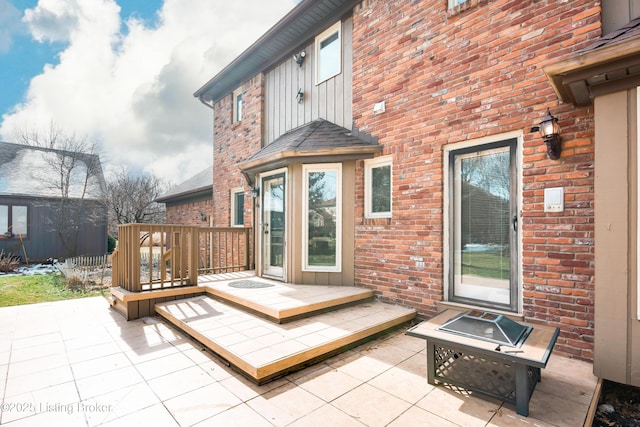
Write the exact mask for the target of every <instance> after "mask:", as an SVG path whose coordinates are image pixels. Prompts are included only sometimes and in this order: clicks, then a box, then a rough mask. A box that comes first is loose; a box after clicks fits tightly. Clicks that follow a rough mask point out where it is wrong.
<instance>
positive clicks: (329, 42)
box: [316, 21, 342, 84]
mask: <svg viewBox="0 0 640 427" xmlns="http://www.w3.org/2000/svg"><path fill="white" fill-rule="evenodd" d="M341 35H342V23H341V22H340V21H338V22H336V23H335V24H334V25H332V26H331V27H330V28H329V29H328V30H326V31H325V32H323V33H322V34H320V35H319V36H318V37H316V58H317V60H316V84H318V83H322V82H323V81H325V80H327V79H329V78H331V77H333V76H335V75H337V74H340V71H341V66H342V61H341V57H342V41H341V38H342V36H341Z"/></svg>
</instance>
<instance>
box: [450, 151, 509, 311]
mask: <svg viewBox="0 0 640 427" xmlns="http://www.w3.org/2000/svg"><path fill="white" fill-rule="evenodd" d="M451 160H452V165H451V166H452V167H451V172H452V174H453V177H452V178H453V179H452V182H453V189H452V191H453V193H452V195H453V197H452V200H453V212H452V213H453V218H452V220H453V221H452V224H453V228H452V240H453V241H452V243H453V245H452V266H453V275H452V281H453V283H452V285H453V286H451V287H450V292H451V291H452V294H451V295H450V298H451V299H452V300H454V301H460V302H467V303H472V304H477V305H485V306H489V307H496V308H504V309H511V310H515V309H517V295H518V284H517V277H518V276H517V251H516V248H517V229H518V224H517V207H516V203H515V202H516V197H515V194H516V192H515V191H516V184H515V141H513V140H508V141H504V142H503V143H498V144H493V145H492V146H487V147H475V148H471V149H465V150H459V151H457V152H454V153H453V156H452V159H451Z"/></svg>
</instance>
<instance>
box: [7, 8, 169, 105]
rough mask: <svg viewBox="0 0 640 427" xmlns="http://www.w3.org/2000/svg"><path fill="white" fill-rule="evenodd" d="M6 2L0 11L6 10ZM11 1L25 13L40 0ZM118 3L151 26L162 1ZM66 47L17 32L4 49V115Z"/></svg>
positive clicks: (123, 11)
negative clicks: (32, 81) (36, 39)
mask: <svg viewBox="0 0 640 427" xmlns="http://www.w3.org/2000/svg"><path fill="white" fill-rule="evenodd" d="M2 1H3V0H0V13H2V12H3V7H2V6H1V5H2ZM7 3H8V4H9V5H12V6H13V7H15V9H16V10H17V11H18V12H19V13H20V15H19V16H22V14H23V13H24V11H25V10H26V9H32V8H33V7H35V6H36V5H37V4H38V0H7ZM118 5H119V6H120V16H121V17H122V18H123V19H126V18H128V17H136V18H139V19H141V20H143V21H144V22H145V23H146V24H148V25H154V24H155V23H156V21H157V12H158V9H159V8H160V6H162V0H119V1H118ZM0 22H1V21H0ZM65 46H66V44H65V43H62V42H48V43H40V42H37V41H35V40H34V39H33V38H31V36H30V35H29V34H28V32H27V31H26V29H23V30H22V31H16V32H15V33H14V34H13V37H11V42H10V46H9V49H8V50H2V49H0V63H1V64H2V66H1V67H0V82H2V85H1V88H2V89H0V91H1V92H0V95H1V96H0V114H2V113H5V112H7V111H9V110H10V108H11V107H12V106H14V105H16V104H17V103H18V102H20V101H21V100H22V97H23V95H24V93H25V92H26V90H27V87H28V86H29V82H30V81H31V79H32V78H33V77H35V76H36V75H38V74H39V73H40V72H41V71H42V69H43V67H44V65H45V64H47V63H49V64H52V63H55V62H56V61H57V59H56V56H57V55H58V53H59V52H60V51H61V50H62V49H64V48H65Z"/></svg>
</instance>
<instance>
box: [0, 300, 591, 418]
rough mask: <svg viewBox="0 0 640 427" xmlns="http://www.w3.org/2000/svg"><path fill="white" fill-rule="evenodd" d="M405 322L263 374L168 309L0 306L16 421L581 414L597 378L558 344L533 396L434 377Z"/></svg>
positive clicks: (9, 403) (1, 346)
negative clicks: (134, 312)
mask: <svg viewBox="0 0 640 427" xmlns="http://www.w3.org/2000/svg"><path fill="white" fill-rule="evenodd" d="M404 331H405V329H400V330H396V331H395V332H392V333H388V334H386V335H385V336H383V337H381V338H378V339H376V340H374V341H371V342H369V343H366V344H364V345H361V346H359V347H356V348H354V349H352V350H349V351H347V352H345V353H342V354H340V355H338V356H335V357H333V358H331V359H327V360H325V361H324V362H321V363H319V364H316V365H314V366H311V367H309V368H306V369H304V370H302V371H299V372H296V373H293V374H289V375H287V376H285V377H283V378H280V379H277V380H275V381H272V382H270V383H267V384H265V385H262V386H256V385H254V384H253V383H251V382H249V381H248V380H246V379H245V378H244V377H243V376H241V375H240V374H238V373H236V372H235V371H233V370H232V369H231V368H229V367H227V366H226V365H225V364H224V363H223V362H222V361H220V360H219V359H217V358H216V357H215V356H213V355H212V354H210V353H208V352H207V351H204V350H203V348H202V346H201V345H200V344H199V343H197V342H195V341H193V340H192V339H191V338H189V337H188V336H186V335H184V334H183V333H182V332H179V331H177V330H176V329H174V328H173V327H170V326H168V325H167V324H165V323H164V322H163V321H161V320H160V319H159V318H158V317H152V318H145V319H140V320H135V321H130V322H127V321H126V320H125V319H124V318H122V316H120V314H118V313H117V312H115V311H113V310H112V309H110V308H109V304H108V303H107V301H106V300H105V299H103V298H102V297H97V298H88V299H81V300H70V301H61V302H55V303H44V304H33V305H25V306H17V307H7V308H1V309H0V390H2V396H3V399H2V404H1V405H2V406H0V409H1V411H0V424H2V425H7V426H39V425H43V426H45V425H46V426H48V427H50V426H53V425H65V426H97V425H110V426H111V425H122V426H131V425H144V426H146V425H150V426H191V425H199V426H209V425H210V426H233V425H238V426H249V425H250V426H284V425H292V426H316V425H323V426H324V425H329V424H330V425H332V426H362V425H367V426H385V425H390V426H416V425H425V426H430V425H433V426H455V425H458V426H520V425H527V426H581V425H583V423H584V420H585V416H586V414H587V411H588V408H589V404H590V401H591V398H592V396H593V393H594V390H595V387H596V382H597V379H596V378H595V377H594V376H593V374H592V372H591V365H590V364H588V363H585V362H582V361H576V360H571V359H567V358H563V357H560V356H558V355H555V354H554V355H552V356H551V359H550V361H549V364H548V366H547V369H544V370H543V373H542V382H541V383H540V384H538V387H537V388H536V391H535V392H534V394H533V397H532V399H531V403H530V411H531V412H530V416H529V417H528V418H525V417H521V416H519V415H517V414H516V412H515V408H514V407H513V406H512V405H508V404H503V403H501V402H499V401H497V400H492V399H485V398H482V397H479V396H470V395H469V394H468V393H466V392H464V391H460V390H452V389H450V388H447V387H444V386H438V387H433V386H430V385H428V384H427V380H426V356H425V343H424V341H423V340H420V339H417V338H412V337H408V336H406V335H404Z"/></svg>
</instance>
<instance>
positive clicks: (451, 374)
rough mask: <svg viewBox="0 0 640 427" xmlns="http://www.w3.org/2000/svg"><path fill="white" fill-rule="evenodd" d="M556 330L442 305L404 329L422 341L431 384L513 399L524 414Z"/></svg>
mask: <svg viewBox="0 0 640 427" xmlns="http://www.w3.org/2000/svg"><path fill="white" fill-rule="evenodd" d="M505 319H506V320H505ZM558 333H559V329H558V328H552V327H548V326H542V325H535V327H534V326H532V325H527V324H521V323H518V322H515V321H513V320H511V319H509V318H507V317H506V316H503V315H501V314H497V313H489V312H483V311H480V310H473V311H470V312H465V313H460V312H457V311H454V310H445V311H444V312H442V313H440V314H438V315H437V316H435V317H433V318H432V319H430V320H428V321H426V322H422V323H420V324H419V325H417V326H414V327H413V328H411V329H409V330H408V331H407V335H410V336H413V337H418V338H422V339H424V340H426V343H427V381H428V382H429V384H433V385H435V384H436V381H438V382H443V383H447V384H451V385H455V386H458V387H462V388H465V389H467V390H471V391H475V392H479V393H483V394H486V395H489V396H492V397H496V398H498V399H500V400H502V401H505V402H508V403H511V404H514V405H515V406H516V412H517V413H518V414H520V415H523V416H528V415H529V400H530V399H531V395H532V394H533V391H534V389H535V386H536V384H537V383H538V382H540V381H541V379H542V375H541V371H540V370H541V368H544V367H546V365H547V361H548V360H549V356H550V355H551V351H552V350H553V346H554V344H555V342H556V339H557V338H558Z"/></svg>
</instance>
